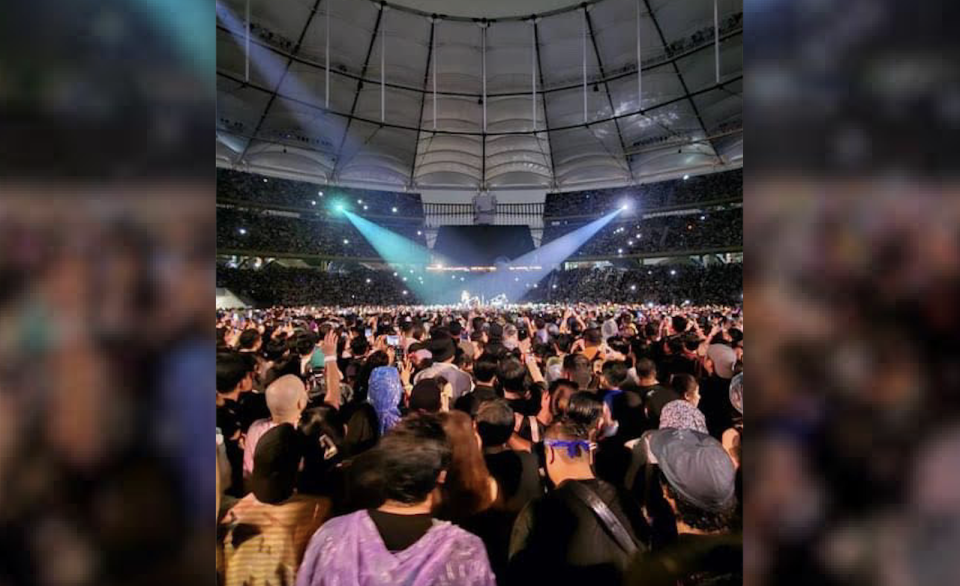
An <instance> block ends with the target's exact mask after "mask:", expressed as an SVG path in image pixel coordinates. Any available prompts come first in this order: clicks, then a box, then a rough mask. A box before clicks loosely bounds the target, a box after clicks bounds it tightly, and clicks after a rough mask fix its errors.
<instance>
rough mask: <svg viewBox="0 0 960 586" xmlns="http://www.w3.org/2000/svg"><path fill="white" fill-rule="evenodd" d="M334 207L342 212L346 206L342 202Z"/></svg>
mask: <svg viewBox="0 0 960 586" xmlns="http://www.w3.org/2000/svg"><path fill="white" fill-rule="evenodd" d="M333 209H335V210H337V211H338V212H342V211H343V210H344V209H346V208H344V205H343V204H342V203H338V204H337V205H335V206H334V207H333Z"/></svg>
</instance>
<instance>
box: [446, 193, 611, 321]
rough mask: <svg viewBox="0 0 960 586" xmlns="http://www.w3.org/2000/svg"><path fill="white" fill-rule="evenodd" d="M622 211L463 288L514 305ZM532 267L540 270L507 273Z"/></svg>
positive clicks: (608, 215) (598, 220)
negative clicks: (505, 300) (498, 296)
mask: <svg viewBox="0 0 960 586" xmlns="http://www.w3.org/2000/svg"><path fill="white" fill-rule="evenodd" d="M622 212H623V210H622V209H617V210H615V211H613V212H611V213H609V214H607V215H605V216H603V217H602V218H598V219H596V220H594V221H592V222H590V223H589V224H587V225H586V226H583V227H580V228H577V229H576V230H574V231H573V232H570V233H569V234H565V235H563V236H561V237H560V238H557V239H556V240H553V241H552V242H550V243H549V244H545V245H543V246H541V247H540V248H538V249H536V250H533V251H531V252H528V253H527V254H524V255H523V256H521V257H519V258H516V259H514V260H512V261H511V262H510V263H509V264H508V265H507V267H506V268H507V270H505V271H504V270H498V271H497V272H496V273H492V274H489V275H484V276H482V277H479V278H477V279H474V280H472V281H470V282H468V283H467V287H464V288H467V289H468V290H469V291H470V293H471V294H476V295H478V296H479V295H483V296H484V297H485V298H487V299H490V298H491V297H494V296H496V295H500V294H505V295H506V296H507V298H508V299H509V300H510V302H511V303H514V302H516V301H518V300H519V299H520V298H521V297H523V295H524V294H525V293H526V292H527V291H529V289H530V288H532V287H533V285H535V284H539V283H540V281H542V280H543V278H544V277H546V276H547V275H548V274H549V273H550V271H552V270H554V269H555V268H558V267H559V266H560V265H561V264H562V263H563V262H564V261H565V260H567V259H568V258H570V257H571V256H573V253H575V252H576V251H577V250H578V249H579V248H580V247H581V246H583V245H584V244H586V243H587V241H589V240H590V239H591V238H593V237H594V236H595V235H596V234H597V233H598V232H599V231H600V230H602V229H603V228H604V227H605V226H606V225H607V224H609V223H610V222H612V221H613V220H614V219H615V218H616V217H617V216H618V215H620V214H621V213H622ZM533 266H537V267H540V268H539V269H533V270H524V271H514V270H510V267H533Z"/></svg>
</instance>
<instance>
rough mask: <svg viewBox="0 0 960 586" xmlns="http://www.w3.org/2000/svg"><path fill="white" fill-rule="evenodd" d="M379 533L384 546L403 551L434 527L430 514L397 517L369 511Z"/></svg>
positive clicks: (372, 510) (373, 510) (391, 514)
mask: <svg viewBox="0 0 960 586" xmlns="http://www.w3.org/2000/svg"><path fill="white" fill-rule="evenodd" d="M367 512H368V513H369V514H370V518H371V519H372V520H373V524H374V525H376V526H377V531H378V532H379V533H380V537H381V538H382V539H383V544H384V545H386V546H387V550H389V551H394V552H396V551H403V550H405V549H407V548H408V547H410V546H411V545H413V544H414V543H416V542H417V541H419V540H420V538H421V537H423V536H424V535H426V534H427V531H429V530H430V527H431V526H432V525H433V519H432V518H431V517H430V514H429V513H424V514H422V515H396V514H394V513H384V512H383V511H378V510H376V509H370V510H368V511H367Z"/></svg>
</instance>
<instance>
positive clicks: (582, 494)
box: [570, 481, 639, 555]
mask: <svg viewBox="0 0 960 586" xmlns="http://www.w3.org/2000/svg"><path fill="white" fill-rule="evenodd" d="M570 489H571V490H572V491H573V494H575V495H576V496H577V497H578V498H579V499H580V500H581V501H583V502H584V503H585V504H586V505H587V507H589V508H590V510H591V511H593V514H595V515H596V516H597V518H598V519H600V523H601V524H602V525H603V526H604V527H606V528H607V530H608V531H609V532H610V534H611V535H613V538H614V540H616V542H617V545H619V546H620V549H622V550H623V551H625V552H626V553H627V555H633V554H634V553H636V551H637V549H639V548H638V547H637V543H636V541H634V539H633V536H632V535H630V532H629V531H627V528H626V527H624V526H623V523H621V522H620V519H618V518H617V516H616V515H615V514H613V511H611V510H610V507H608V506H607V503H605V502H603V501H602V500H601V499H600V497H599V496H597V494H596V493H595V492H593V491H592V490H590V488H588V487H586V486H584V485H583V484H581V483H579V482H576V481H574V482H571V483H570Z"/></svg>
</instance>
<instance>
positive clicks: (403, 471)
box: [216, 303, 743, 586]
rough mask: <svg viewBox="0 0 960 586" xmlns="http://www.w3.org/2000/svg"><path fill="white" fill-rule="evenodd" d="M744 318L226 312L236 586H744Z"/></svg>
mask: <svg viewBox="0 0 960 586" xmlns="http://www.w3.org/2000/svg"><path fill="white" fill-rule="evenodd" d="M742 359H743V315H742V311H741V310H740V309H739V307H736V306H733V305H689V304H688V305H683V306H676V305H639V304H633V305H620V304H614V303H603V304H588V303H577V304H553V305H541V306H537V307H536V308H530V307H528V308H523V307H516V306H511V307H504V308H474V309H465V308H459V307H446V308H425V307H422V306H410V305H407V306H372V305H354V306H350V307H299V308H292V307H273V308H270V309H263V310H248V311H241V312H231V311H221V312H218V315H217V377H216V378H217V382H216V386H217V389H216V402H217V480H218V491H217V496H218V502H217V504H218V507H217V509H218V511H217V520H218V527H219V539H218V550H217V566H218V576H219V578H220V580H221V583H223V584H225V585H226V586H234V585H236V586H240V585H244V586H261V585H265V584H267V583H281V584H296V585H297V586H327V585H329V586H332V585H338V586H354V585H356V586H360V585H380V584H383V585H386V584H416V585H441V584H458V585H474V584H475V585H485V586H486V585H489V586H493V585H495V584H496V585H499V586H504V585H512V584H530V583H534V582H535V581H536V582H537V583H545V584H556V585H564V584H578V585H582V584H588V583H592V584H636V585H643V586H656V585H661V584H662V585H667V584H669V585H671V586H676V585H677V584H682V585H685V586H693V585H707V584H711V585H733V584H740V583H741V580H742V570H741V565H742V564H741V560H742V537H741V518H742V515H741V512H742V508H741V505H740V503H741V496H742V481H741V478H742V475H741V457H740V453H741V437H742V433H743V421H742V413H743V374H742Z"/></svg>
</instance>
